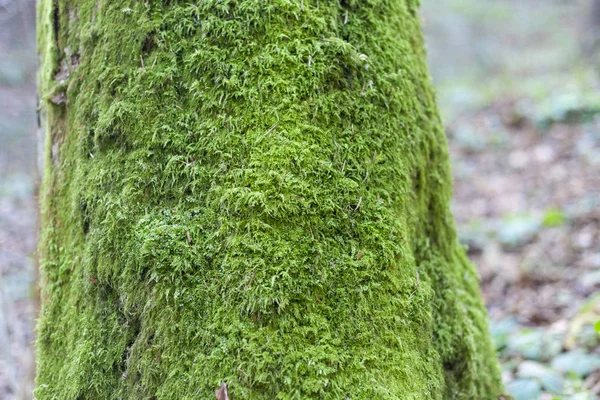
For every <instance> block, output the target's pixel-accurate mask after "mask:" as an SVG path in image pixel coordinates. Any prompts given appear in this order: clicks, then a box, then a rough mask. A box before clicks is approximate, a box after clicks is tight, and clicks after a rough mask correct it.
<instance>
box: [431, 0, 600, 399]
mask: <svg viewBox="0 0 600 400" xmlns="http://www.w3.org/2000/svg"><path fill="white" fill-rule="evenodd" d="M423 6H424V23H425V31H426V37H427V44H428V47H429V56H430V65H431V69H432V73H433V76H434V80H435V84H436V87H437V89H438V97H439V102H440V107H441V110H442V114H443V117H444V123H445V125H446V130H447V134H448V139H449V144H450V153H451V157H452V167H453V175H454V183H455V190H454V193H455V195H454V200H453V210H454V215H455V218H456V221H457V226H458V231H459V236H460V238H461V241H462V242H463V243H464V244H465V245H466V246H468V249H469V256H470V258H471V260H472V261H473V262H474V263H475V264H476V265H477V267H478V270H479V274H480V276H481V282H482V293H483V296H484V299H485V301H486V304H487V306H488V310H489V313H490V318H491V330H492V335H493V338H494V341H495V344H496V346H497V349H498V351H499V354H500V358H501V361H502V366H503V370H504V381H505V384H506V386H507V391H508V392H509V393H510V394H512V395H513V396H514V397H515V399H516V400H534V399H541V400H550V399H563V400H566V399H570V400H587V399H589V400H593V399H600V351H599V349H600V347H599V345H600V341H599V339H600V336H599V335H598V332H597V329H595V324H596V323H597V321H600V81H599V78H600V68H597V67H595V65H596V66H597V65H600V62H598V58H597V57H596V58H595V57H594V56H593V54H594V51H592V49H591V48H590V46H589V39H588V38H589V36H588V33H589V30H587V26H586V24H585V22H586V21H585V14H586V13H585V7H584V6H583V4H582V3H578V2H560V1H548V0H529V1H526V2H525V1H517V0H514V1H511V0H503V1H496V2H491V1H477V0H444V1H441V2H434V1H427V0H425V1H423ZM532 13H535V16H536V17H535V18H532ZM596 54H598V52H597V51H596ZM596 328H600V326H596Z"/></svg>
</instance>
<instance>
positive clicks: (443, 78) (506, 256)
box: [0, 0, 600, 400]
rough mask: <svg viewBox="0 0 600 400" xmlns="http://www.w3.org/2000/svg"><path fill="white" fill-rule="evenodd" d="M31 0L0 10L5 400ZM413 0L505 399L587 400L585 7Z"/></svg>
mask: <svg viewBox="0 0 600 400" xmlns="http://www.w3.org/2000/svg"><path fill="white" fill-rule="evenodd" d="M33 3H34V1H31V0H30V1H20V2H19V1H10V0H4V1H2V0H0V399H2V400H4V399H6V400H13V399H30V398H31V389H32V386H33V383H32V377H33V375H34V368H35V367H34V357H33V350H32V341H33V340H34V326H35V312H36V311H35V310H36V308H37V300H36V299H37V295H36V286H35V280H36V273H35V271H36V262H35V246H36V241H37V234H36V232H37V200H36V196H35V190H36V189H35V188H36V181H37V176H36V172H35V171H36V164H35V160H36V152H37V144H36V141H35V137H36V133H35V131H36V126H37V124H36V116H35V84H34V81H35V56H34V25H33V21H34V17H33ZM422 3H423V20H424V27H425V32H426V38H427V44H428V48H429V55H430V65H431V69H432V73H433V76H434V82H435V85H436V87H437V88H438V94H439V96H438V97H439V102H440V107H441V110H442V114H443V117H444V121H445V124H446V127H447V132H448V138H449V144H450V150H451V155H452V159H453V172H454V178H455V197H454V201H453V209H454V213H455V217H456V220H457V226H458V230H459V235H460V237H461V241H462V242H463V243H464V244H465V245H466V246H468V249H469V250H468V251H469V255H470V257H471V259H472V260H473V262H474V263H475V264H476V265H477V266H478V269H479V273H480V275H481V282H482V291H483V296H484V298H485V300H486V303H487V305H488V310H489V312H490V318H491V331H492V335H493V337H494V340H495V343H496V346H497V348H498V351H499V354H500V358H501V360H502V365H503V369H504V380H505V383H506V385H507V390H508V391H509V392H510V393H511V394H512V395H513V396H514V397H515V399H517V400H531V399H541V400H550V399H564V400H566V399H571V400H587V399H589V400H591V399H598V398H600V347H599V343H600V342H599V335H598V333H597V330H596V329H595V325H596V323H597V321H599V320H600V90H599V89H600V78H599V77H600V69H598V68H597V67H596V66H597V65H600V63H598V57H597V56H595V55H594V54H595V53H594V52H593V51H590V46H589V42H587V41H586V25H585V23H584V22H583V21H584V18H585V15H586V13H585V8H584V6H582V3H578V2H576V1H573V2H565V1H559V0H527V1H523V0H520V1H517V0H422ZM532 15H535V18H532ZM596 328H600V326H596Z"/></svg>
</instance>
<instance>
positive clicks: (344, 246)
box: [36, 0, 501, 400]
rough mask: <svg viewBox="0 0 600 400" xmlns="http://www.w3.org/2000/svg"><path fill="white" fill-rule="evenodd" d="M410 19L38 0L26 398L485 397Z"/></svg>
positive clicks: (473, 287)
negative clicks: (34, 357) (31, 335)
mask: <svg viewBox="0 0 600 400" xmlns="http://www.w3.org/2000/svg"><path fill="white" fill-rule="evenodd" d="M417 8H418V1H416V0H385V1H376V0H370V1H360V2H359V1H356V0H345V1H341V2H337V1H326V0H320V1H317V0H271V1H266V0H237V1H235V0H206V1H202V2H200V1H194V2H190V1H139V0H138V1H133V0H130V1H124V2H123V1H120V2H116V1H96V0H93V1H91V0H73V1H66V0H42V1H41V2H40V5H39V25H38V26H39V49H40V52H41V55H42V57H43V60H44V61H43V63H42V65H41V67H40V91H41V95H42V98H43V99H45V100H44V104H43V106H44V113H45V115H46V119H47V122H48V129H47V131H48V145H47V151H46V159H47V162H46V176H45V182H44V190H43V199H42V212H43V233H42V241H41V246H40V254H41V258H42V272H43V277H44V288H43V306H42V311H41V317H40V321H39V327H38V329H39V335H38V341H37V349H38V376H37V389H36V398H38V399H61V400H62V399H102V400H105V399H210V398H214V391H215V389H216V388H218V387H219V385H220V384H221V382H226V383H227V384H228V387H229V394H230V396H231V397H232V399H311V398H314V399H384V398H385V399H402V400H407V399H496V398H497V396H498V395H499V393H500V391H501V384H500V379H499V369H498V365H497V362H496V358H495V353H494V350H493V347H492V346H491V345H490V340H489V337H488V333H487V316H486V313H485V308H484V307H483V304H482V302H481V299H480V295H479V288H478V282H477V277H476V273H475V271H474V269H473V267H472V265H471V264H469V263H468V261H467V260H466V258H465V255H464V251H463V250H462V248H460V246H459V245H458V243H457V239H456V235H455V230H454V224H453V220H452V216H451V214H450V211H449V209H448V204H449V200H450V196H451V178H450V174H449V166H448V154H447V146H446V139H445V136H444V132H443V130H442V128H441V124H440V120H439V117H438V112H437V109H436V104H435V100H434V95H433V92H432V89H431V86H430V82H429V76H428V72H427V68H426V65H425V56H424V50H423V43H422V38H421V32H420V26H419V20H418V15H417ZM67 75H68V77H66V76H67ZM63 91H64V94H65V96H66V103H62V102H53V101H52V96H54V95H55V94H56V93H59V92H60V93H63ZM55 103H58V104H55Z"/></svg>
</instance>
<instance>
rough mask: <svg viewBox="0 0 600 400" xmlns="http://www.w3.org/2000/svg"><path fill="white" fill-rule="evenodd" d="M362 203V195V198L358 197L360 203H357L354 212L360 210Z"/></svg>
mask: <svg viewBox="0 0 600 400" xmlns="http://www.w3.org/2000/svg"><path fill="white" fill-rule="evenodd" d="M360 203H362V196H360V199H358V204H357V205H356V208H355V209H354V212H356V211H358V209H359V208H360Z"/></svg>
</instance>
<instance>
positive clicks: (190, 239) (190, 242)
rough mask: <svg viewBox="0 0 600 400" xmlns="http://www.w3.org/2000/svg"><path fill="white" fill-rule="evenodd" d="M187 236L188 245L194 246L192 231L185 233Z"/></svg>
mask: <svg viewBox="0 0 600 400" xmlns="http://www.w3.org/2000/svg"><path fill="white" fill-rule="evenodd" d="M185 235H186V236H187V240H188V244H189V245H190V246H191V245H192V238H191V237H190V231H185Z"/></svg>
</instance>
